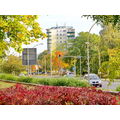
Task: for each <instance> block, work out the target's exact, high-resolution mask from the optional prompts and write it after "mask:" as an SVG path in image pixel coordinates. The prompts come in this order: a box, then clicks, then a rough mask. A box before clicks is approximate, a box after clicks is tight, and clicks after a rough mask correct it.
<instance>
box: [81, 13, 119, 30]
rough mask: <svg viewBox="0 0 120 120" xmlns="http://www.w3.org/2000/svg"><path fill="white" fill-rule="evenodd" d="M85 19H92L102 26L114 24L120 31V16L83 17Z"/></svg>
mask: <svg viewBox="0 0 120 120" xmlns="http://www.w3.org/2000/svg"><path fill="white" fill-rule="evenodd" d="M83 16H84V17H87V18H91V19H92V20H93V21H96V23H98V24H101V25H108V24H112V25H113V26H114V27H115V26H117V28H118V29H120V26H119V25H120V15H83Z"/></svg>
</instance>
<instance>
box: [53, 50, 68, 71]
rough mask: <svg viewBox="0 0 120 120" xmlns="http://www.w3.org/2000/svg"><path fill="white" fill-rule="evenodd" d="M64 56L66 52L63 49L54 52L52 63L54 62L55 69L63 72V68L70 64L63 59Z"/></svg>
mask: <svg viewBox="0 0 120 120" xmlns="http://www.w3.org/2000/svg"><path fill="white" fill-rule="evenodd" d="M63 56H64V53H63V52H61V51H55V52H54V56H53V61H52V63H53V66H54V69H55V70H57V71H59V73H60V72H61V69H63V68H67V67H68V64H67V63H65V62H64V61H63Z"/></svg>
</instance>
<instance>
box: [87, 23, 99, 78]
mask: <svg viewBox="0 0 120 120" xmlns="http://www.w3.org/2000/svg"><path fill="white" fill-rule="evenodd" d="M96 23H97V22H95V23H94V24H93V25H92V26H91V27H90V29H89V31H88V38H87V42H86V44H87V61H88V63H87V65H88V69H87V71H88V79H89V74H90V49H89V45H90V40H89V37H90V31H91V30H92V28H93V27H94V25H95V24H96Z"/></svg>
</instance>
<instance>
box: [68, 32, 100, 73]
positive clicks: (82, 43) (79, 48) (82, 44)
mask: <svg viewBox="0 0 120 120" xmlns="http://www.w3.org/2000/svg"><path fill="white" fill-rule="evenodd" d="M88 35H89V40H90V68H91V72H94V73H97V72H98V68H99V57H98V56H99V54H98V49H99V42H100V36H99V35H96V34H90V33H88V32H80V33H79V34H78V36H77V37H76V39H75V40H72V41H71V43H72V44H71V46H70V47H69V48H68V56H69V55H70V56H82V58H81V59H82V60H81V62H82V63H81V65H82V73H86V72H87V51H86V50H87V49H86V42H87V39H88ZM68 59H69V58H66V61H67V60H68ZM72 61H73V59H71V60H70V59H69V64H70V65H71V68H72V67H73V64H71V63H72ZM76 66H77V73H79V72H80V71H79V67H80V60H79V59H77V63H76Z"/></svg>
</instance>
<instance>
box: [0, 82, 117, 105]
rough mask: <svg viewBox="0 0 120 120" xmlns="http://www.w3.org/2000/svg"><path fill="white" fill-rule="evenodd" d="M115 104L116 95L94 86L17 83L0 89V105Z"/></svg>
mask: <svg viewBox="0 0 120 120" xmlns="http://www.w3.org/2000/svg"><path fill="white" fill-rule="evenodd" d="M71 104H72V105H116V104H118V102H117V100H116V97H115V96H114V95H111V94H110V93H106V92H103V91H101V90H96V89H95V88H74V87H69V88H67V87H57V86H56V87H55V86H36V87H34V88H32V89H27V87H25V86H24V87H23V86H22V85H19V84H17V85H16V86H13V87H11V88H7V89H3V90H0V105H71Z"/></svg>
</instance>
